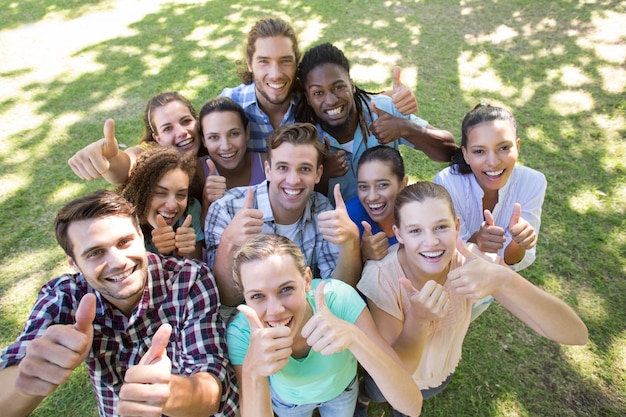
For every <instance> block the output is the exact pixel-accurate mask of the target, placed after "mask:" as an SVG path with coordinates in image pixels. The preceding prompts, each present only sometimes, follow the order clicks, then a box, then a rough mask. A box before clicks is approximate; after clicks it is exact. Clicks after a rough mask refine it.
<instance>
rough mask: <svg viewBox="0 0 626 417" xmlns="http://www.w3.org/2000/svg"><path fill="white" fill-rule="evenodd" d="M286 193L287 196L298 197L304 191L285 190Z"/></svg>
mask: <svg viewBox="0 0 626 417" xmlns="http://www.w3.org/2000/svg"><path fill="white" fill-rule="evenodd" d="M284 191H285V194H288V195H298V194H300V193H302V190H287V189H284Z"/></svg>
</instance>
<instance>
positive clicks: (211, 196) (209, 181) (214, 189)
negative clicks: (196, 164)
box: [202, 159, 226, 207]
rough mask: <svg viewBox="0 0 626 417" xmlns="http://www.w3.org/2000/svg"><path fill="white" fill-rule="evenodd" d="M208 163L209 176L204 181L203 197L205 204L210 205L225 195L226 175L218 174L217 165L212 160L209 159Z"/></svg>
mask: <svg viewBox="0 0 626 417" xmlns="http://www.w3.org/2000/svg"><path fill="white" fill-rule="evenodd" d="M206 165H207V167H208V169H209V176H208V177H206V180H205V181H204V189H203V191H202V199H203V204H204V206H205V207H209V206H210V205H211V203H212V202H214V201H215V200H219V199H220V198H222V197H223V196H224V193H225V192H226V177H222V176H221V175H217V167H216V166H215V162H213V161H212V160H210V159H207V160H206Z"/></svg>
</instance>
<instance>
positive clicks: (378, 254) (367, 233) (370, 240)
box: [361, 220, 389, 262]
mask: <svg viewBox="0 0 626 417" xmlns="http://www.w3.org/2000/svg"><path fill="white" fill-rule="evenodd" d="M361 225H362V226H363V235H362V236H361V257H362V258H363V261H364V262H365V261H369V260H370V259H372V260H375V261H378V260H380V259H383V258H384V257H385V256H386V255H387V253H389V240H388V239H387V235H386V234H385V232H378V233H376V234H375V235H373V234H372V226H371V225H370V224H369V223H368V222H366V221H365V220H363V221H362V222H361Z"/></svg>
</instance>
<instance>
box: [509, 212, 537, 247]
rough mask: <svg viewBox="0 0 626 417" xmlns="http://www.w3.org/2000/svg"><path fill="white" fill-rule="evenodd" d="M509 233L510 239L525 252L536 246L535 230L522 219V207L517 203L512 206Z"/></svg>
mask: <svg viewBox="0 0 626 417" xmlns="http://www.w3.org/2000/svg"><path fill="white" fill-rule="evenodd" d="M509 232H510V233H511V238H512V239H513V240H514V241H515V242H516V243H517V244H518V245H519V246H521V247H522V248H524V249H526V250H529V249H532V248H534V247H535V245H536V244H537V233H535V228H534V227H532V225H531V224H530V223H528V221H526V220H525V219H524V218H523V217H522V206H521V204H519V203H515V205H514V206H513V215H512V216H511V221H510V222H509Z"/></svg>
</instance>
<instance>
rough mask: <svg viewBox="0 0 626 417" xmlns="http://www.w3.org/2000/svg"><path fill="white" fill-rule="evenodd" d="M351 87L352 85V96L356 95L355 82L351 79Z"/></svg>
mask: <svg viewBox="0 0 626 417" xmlns="http://www.w3.org/2000/svg"><path fill="white" fill-rule="evenodd" d="M350 85H352V94H354V93H356V86H355V85H354V81H352V78H350Z"/></svg>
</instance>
